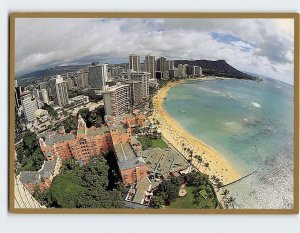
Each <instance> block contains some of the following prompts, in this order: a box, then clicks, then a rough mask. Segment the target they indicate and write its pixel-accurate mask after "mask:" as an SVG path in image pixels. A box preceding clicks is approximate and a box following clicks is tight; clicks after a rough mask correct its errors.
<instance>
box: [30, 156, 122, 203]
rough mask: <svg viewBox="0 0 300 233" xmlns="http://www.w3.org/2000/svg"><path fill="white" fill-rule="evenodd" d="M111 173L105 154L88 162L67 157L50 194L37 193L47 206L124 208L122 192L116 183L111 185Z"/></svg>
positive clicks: (54, 180)
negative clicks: (111, 186) (83, 163)
mask: <svg viewBox="0 0 300 233" xmlns="http://www.w3.org/2000/svg"><path fill="white" fill-rule="evenodd" d="M108 176H109V165H108V164H107V162H106V160H105V159H104V158H103V157H102V156H101V157H100V156H99V157H94V158H92V159H91V160H90V162H89V163H88V164H86V165H79V163H78V162H76V161H74V160H70V161H66V162H64V164H63V168H62V170H61V174H59V175H58V176H56V177H55V178H54V179H53V182H52V185H51V187H50V189H49V191H48V192H49V195H45V194H43V195H41V194H39V192H37V193H36V194H35V196H36V197H37V198H39V197H40V198H41V199H42V200H40V201H42V202H46V203H47V206H55V207H59V208H124V202H123V197H122V193H121V191H119V189H117V188H116V186H115V187H113V188H111V189H109V177H108ZM49 197H51V198H50V199H49Z"/></svg>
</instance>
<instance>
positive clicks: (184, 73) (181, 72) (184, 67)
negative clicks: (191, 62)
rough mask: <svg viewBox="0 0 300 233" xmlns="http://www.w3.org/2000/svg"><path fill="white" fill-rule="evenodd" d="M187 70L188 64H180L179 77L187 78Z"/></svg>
mask: <svg viewBox="0 0 300 233" xmlns="http://www.w3.org/2000/svg"><path fill="white" fill-rule="evenodd" d="M187 69H188V65H187V64H184V65H183V64H179V65H178V76H179V77H180V78H185V77H186V76H187Z"/></svg>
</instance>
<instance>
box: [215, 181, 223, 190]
mask: <svg viewBox="0 0 300 233" xmlns="http://www.w3.org/2000/svg"><path fill="white" fill-rule="evenodd" d="M216 187H217V188H218V189H220V188H222V187H223V183H222V182H221V181H218V182H217V184H216Z"/></svg>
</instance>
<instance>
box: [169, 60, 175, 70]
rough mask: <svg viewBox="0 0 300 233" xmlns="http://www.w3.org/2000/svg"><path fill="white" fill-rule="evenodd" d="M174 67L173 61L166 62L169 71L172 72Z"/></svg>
mask: <svg viewBox="0 0 300 233" xmlns="http://www.w3.org/2000/svg"><path fill="white" fill-rule="evenodd" d="M174 68H175V66H174V61H173V60H169V61H168V69H169V70H174Z"/></svg>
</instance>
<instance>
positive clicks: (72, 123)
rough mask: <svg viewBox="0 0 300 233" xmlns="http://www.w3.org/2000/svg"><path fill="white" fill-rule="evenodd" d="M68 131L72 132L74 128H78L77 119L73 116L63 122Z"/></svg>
mask: <svg viewBox="0 0 300 233" xmlns="http://www.w3.org/2000/svg"><path fill="white" fill-rule="evenodd" d="M62 124H63V126H64V128H65V131H66V133H70V132H71V131H72V130H76V129H77V121H76V120H75V119H74V117H73V116H69V117H67V118H66V119H65V120H64V121H63V122H62Z"/></svg>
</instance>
